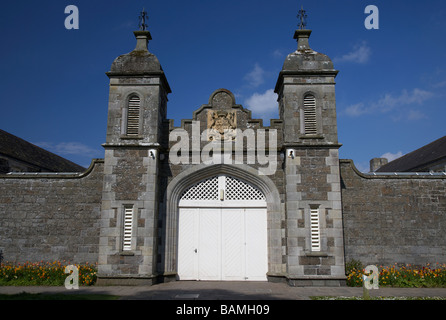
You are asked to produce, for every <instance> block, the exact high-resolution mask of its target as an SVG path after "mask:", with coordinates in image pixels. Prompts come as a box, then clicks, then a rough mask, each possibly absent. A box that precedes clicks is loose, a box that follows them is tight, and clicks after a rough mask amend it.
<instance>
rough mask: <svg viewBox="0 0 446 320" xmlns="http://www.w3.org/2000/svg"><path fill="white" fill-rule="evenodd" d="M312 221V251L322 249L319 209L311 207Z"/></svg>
mask: <svg viewBox="0 0 446 320" xmlns="http://www.w3.org/2000/svg"><path fill="white" fill-rule="evenodd" d="M310 223H311V251H321V232H320V224H319V209H311V211H310Z"/></svg>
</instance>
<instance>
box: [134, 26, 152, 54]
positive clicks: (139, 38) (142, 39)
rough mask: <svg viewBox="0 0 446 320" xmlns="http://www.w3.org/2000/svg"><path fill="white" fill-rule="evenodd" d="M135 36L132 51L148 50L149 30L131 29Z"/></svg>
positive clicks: (150, 38)
mask: <svg viewBox="0 0 446 320" xmlns="http://www.w3.org/2000/svg"><path fill="white" fill-rule="evenodd" d="M133 34H134V35H135V37H136V47H135V50H134V51H149V49H148V47H149V40H152V36H151V35H150V32H149V31H147V30H142V31H141V30H139V31H133Z"/></svg>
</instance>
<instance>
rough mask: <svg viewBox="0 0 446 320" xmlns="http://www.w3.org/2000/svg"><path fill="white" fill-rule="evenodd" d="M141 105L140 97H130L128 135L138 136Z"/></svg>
mask: <svg viewBox="0 0 446 320" xmlns="http://www.w3.org/2000/svg"><path fill="white" fill-rule="evenodd" d="M139 107H140V100H139V98H138V97H132V98H130V100H129V108H128V114H127V135H129V136H136V135H138V134H139Z"/></svg>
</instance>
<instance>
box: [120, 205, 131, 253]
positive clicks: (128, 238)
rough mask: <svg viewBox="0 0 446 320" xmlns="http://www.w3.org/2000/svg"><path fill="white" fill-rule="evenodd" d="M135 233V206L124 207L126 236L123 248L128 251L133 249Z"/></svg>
mask: <svg viewBox="0 0 446 320" xmlns="http://www.w3.org/2000/svg"><path fill="white" fill-rule="evenodd" d="M132 235H133V207H124V236H123V243H122V250H123V251H128V250H131V249H132Z"/></svg>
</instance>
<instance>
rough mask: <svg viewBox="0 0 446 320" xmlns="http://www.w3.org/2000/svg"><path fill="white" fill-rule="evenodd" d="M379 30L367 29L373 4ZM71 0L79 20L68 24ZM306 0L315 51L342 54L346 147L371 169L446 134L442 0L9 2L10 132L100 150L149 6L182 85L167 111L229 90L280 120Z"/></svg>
mask: <svg viewBox="0 0 446 320" xmlns="http://www.w3.org/2000/svg"><path fill="white" fill-rule="evenodd" d="M370 4H372V5H375V6H377V7H378V9H379V30H367V29H366V28H365V26H364V20H365V19H366V17H367V14H365V13H364V9H365V7H366V6H367V5H370ZM67 5H76V6H77V7H78V9H79V29H78V30H67V29H65V27H64V21H65V18H66V17H67V14H65V13H64V10H65V7H66V6H67ZM302 5H303V6H304V8H305V9H306V10H307V14H308V28H309V29H312V30H313V33H312V35H311V38H310V45H311V47H312V48H313V49H314V50H315V51H318V52H322V53H324V54H327V55H328V56H329V57H331V58H332V60H333V61H334V64H335V68H336V69H337V70H339V74H338V76H337V78H336V82H337V85H336V97H337V113H338V132H339V141H340V143H342V144H343V146H342V148H341V149H340V157H341V158H343V159H353V160H354V161H355V164H356V165H357V167H358V168H359V169H361V170H367V169H368V162H369V160H370V159H371V158H374V157H380V156H382V155H384V154H386V155H388V156H390V157H395V156H397V155H402V154H405V153H408V152H410V151H413V150H415V149H417V148H419V147H421V146H423V145H425V144H427V143H429V142H431V141H434V140H436V139H438V138H440V137H442V136H444V135H445V134H446V133H445V131H446V130H445V127H446V126H445V119H446V104H445V103H444V100H445V96H446V94H445V91H446V42H445V41H444V39H445V38H446V37H445V35H446V34H445V33H446V19H444V17H445V16H446V2H445V1H440V0H435V1H434V0H426V1H412V0H404V1H403V0H397V1H394V0H392V1H383V0H368V1H362V0H337V1H332V0H313V1H309V0H299V1H294V0H293V1H291V0H275V1H269V0H268V1H267V0H256V1H254V0H237V1H234V0H225V1H216V0H206V1H204V0H188V1H178V0H163V1H140V0H137V1H117V0H107V1H102V0H100V1H99V0H90V1H86V0H70V1H61V0H57V1H56V0H54V1H50V0H42V1H8V2H5V3H3V4H2V10H1V11H0V30H1V38H2V48H1V50H0V61H1V62H0V72H1V77H0V90H1V95H0V106H1V107H0V108H1V113H0V128H1V129H3V130H5V131H8V132H10V133H12V134H14V135H17V136H19V137H21V138H23V139H25V140H27V141H30V142H33V143H35V144H37V145H39V146H42V147H44V148H46V149H48V150H50V151H52V152H55V153H57V154H59V155H61V156H63V157H65V158H67V159H70V160H72V161H74V162H76V163H78V164H80V165H83V166H88V165H89V164H90V162H91V159H92V158H102V157H103V156H104V151H103V148H102V147H101V144H102V143H104V142H105V133H106V125H107V123H106V122H107V104H108V83H109V81H108V78H107V76H106V75H105V72H107V71H109V70H110V66H111V63H112V62H113V60H114V59H115V58H116V57H117V56H119V55H121V54H124V53H127V52H130V51H131V50H133V48H134V47H135V39H134V36H133V33H132V31H134V30H136V29H137V24H138V14H139V12H140V11H141V9H142V8H143V7H145V8H146V10H147V11H148V14H149V21H148V26H149V30H150V32H151V34H152V38H153V40H152V41H151V42H150V43H149V50H150V51H151V52H152V53H154V54H155V55H156V56H157V57H158V59H159V60H160V62H161V65H162V67H163V69H164V71H165V73H166V76H167V79H168V81H169V84H170V86H171V88H172V93H171V94H170V95H169V102H168V118H170V119H174V120H175V125H176V126H179V125H180V121H181V119H182V118H191V117H192V112H193V111H194V110H195V109H197V108H198V107H199V106H200V105H202V104H205V103H207V101H208V99H209V96H210V94H211V93H212V92H213V91H214V90H216V89H219V88H226V89H229V90H231V91H232V92H233V93H234V94H235V96H236V100H237V103H239V104H242V105H243V106H244V107H247V108H250V109H251V110H252V111H253V116H254V117H256V118H264V119H265V121H266V123H268V122H269V121H268V120H269V119H271V118H278V112H277V103H276V101H275V99H276V96H275V94H274V93H273V89H274V86H275V83H276V81H277V77H278V74H279V72H280V70H281V68H282V65H283V61H284V60H285V57H286V55H287V54H289V53H291V52H293V51H295V50H296V48H297V46H296V41H295V40H294V39H293V34H294V30H295V29H296V28H297V23H298V20H297V18H296V15H297V12H298V10H299V9H300V7H301V6H302Z"/></svg>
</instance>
